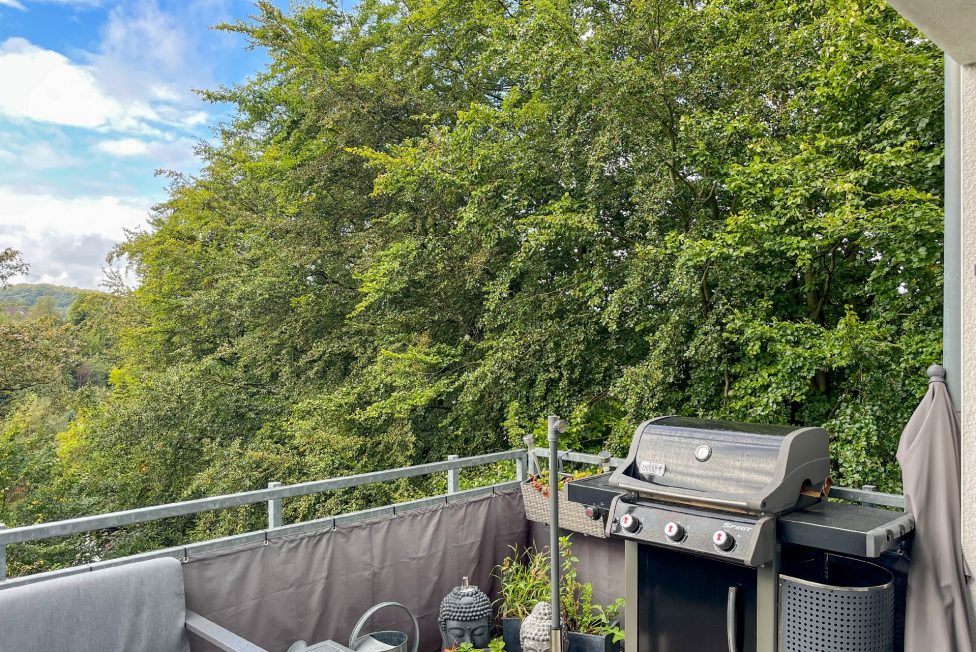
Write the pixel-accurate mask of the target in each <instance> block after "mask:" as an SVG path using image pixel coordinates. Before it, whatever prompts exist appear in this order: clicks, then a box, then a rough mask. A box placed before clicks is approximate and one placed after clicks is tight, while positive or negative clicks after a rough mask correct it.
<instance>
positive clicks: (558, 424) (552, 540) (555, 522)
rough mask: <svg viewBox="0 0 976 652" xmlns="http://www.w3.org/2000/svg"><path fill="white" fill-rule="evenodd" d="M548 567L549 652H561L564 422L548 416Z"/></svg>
mask: <svg viewBox="0 0 976 652" xmlns="http://www.w3.org/2000/svg"><path fill="white" fill-rule="evenodd" d="M548 425H549V428H548V435H549V566H550V570H551V577H552V628H551V630H552V631H551V633H550V636H549V650H550V652H562V649H563V631H562V627H561V625H560V619H559V469H558V467H559V433H561V432H563V431H565V430H566V422H565V421H563V420H562V419H560V418H559V417H558V416H556V415H554V414H550V415H549V424H548Z"/></svg>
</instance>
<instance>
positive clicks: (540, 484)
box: [529, 468, 602, 497]
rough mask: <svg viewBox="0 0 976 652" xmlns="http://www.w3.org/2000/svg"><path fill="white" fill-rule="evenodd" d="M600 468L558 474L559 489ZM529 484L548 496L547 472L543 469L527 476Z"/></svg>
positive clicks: (593, 473) (598, 470) (599, 471)
mask: <svg viewBox="0 0 976 652" xmlns="http://www.w3.org/2000/svg"><path fill="white" fill-rule="evenodd" d="M600 473H602V470H601V469H599V468H588V469H581V470H579V471H574V472H572V473H560V474H559V490H560V491H562V490H563V489H565V488H566V485H567V484H568V483H570V482H572V481H573V480H579V479H581V478H588V477H591V476H594V475H599V474H600ZM529 484H531V485H532V486H533V487H534V488H535V489H536V491H539V492H540V493H542V495H543V496H546V497H548V496H549V472H548V471H543V472H542V473H540V474H539V475H532V476H529Z"/></svg>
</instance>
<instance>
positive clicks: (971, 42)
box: [888, 0, 976, 64]
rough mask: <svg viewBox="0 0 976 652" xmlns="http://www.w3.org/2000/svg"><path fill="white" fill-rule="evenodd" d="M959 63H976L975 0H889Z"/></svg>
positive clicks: (889, 2)
mask: <svg viewBox="0 0 976 652" xmlns="http://www.w3.org/2000/svg"><path fill="white" fill-rule="evenodd" d="M888 4H890V5H891V6H892V7H894V8H895V9H897V10H898V11H899V13H901V15H902V16H904V17H905V18H907V19H908V20H910V21H911V22H912V23H914V24H915V26H916V27H918V28H919V29H920V30H922V33H923V34H925V35H926V36H927V37H928V38H929V39H931V40H932V41H933V42H934V43H936V44H937V45H938V46H940V47H941V48H942V49H943V50H945V52H946V54H948V55H949V56H950V57H952V59H954V60H955V61H956V62H957V63H960V64H970V63H976V0H888Z"/></svg>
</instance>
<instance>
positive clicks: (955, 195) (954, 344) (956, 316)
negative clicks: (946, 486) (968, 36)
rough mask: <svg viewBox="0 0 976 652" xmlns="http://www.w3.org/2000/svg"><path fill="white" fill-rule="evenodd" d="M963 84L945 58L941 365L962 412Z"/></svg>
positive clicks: (954, 66) (957, 66)
mask: <svg viewBox="0 0 976 652" xmlns="http://www.w3.org/2000/svg"><path fill="white" fill-rule="evenodd" d="M961 86H962V81H961V78H960V70H959V64H957V63H956V62H955V61H953V60H952V59H951V58H950V57H949V55H945V233H944V236H943V244H942V246H943V267H942V273H943V283H944V285H943V304H942V366H943V367H945V370H946V387H947V388H948V390H949V396H950V397H951V398H952V402H953V404H954V405H955V408H956V412H957V413H958V412H960V411H961V410H962V363H961V355H962V351H961V339H960V338H961V333H962V312H961V310H962V286H961V279H960V276H959V274H960V268H961V267H962V226H961V217H962V194H961V193H962V140H961V139H962V127H961V125H962V122H961V120H962V115H961V112H962V94H961Z"/></svg>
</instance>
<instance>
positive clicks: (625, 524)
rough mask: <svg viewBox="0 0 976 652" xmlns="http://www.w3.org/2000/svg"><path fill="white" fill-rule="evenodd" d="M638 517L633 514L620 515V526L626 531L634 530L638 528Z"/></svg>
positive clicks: (639, 523) (639, 524)
mask: <svg viewBox="0 0 976 652" xmlns="http://www.w3.org/2000/svg"><path fill="white" fill-rule="evenodd" d="M640 526H641V522H640V519H639V518H637V517H636V516H634V515H633V514H624V515H623V516H621V517H620V527H621V528H623V529H624V530H625V531H627V532H636V531H637V530H639V529H640Z"/></svg>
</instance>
